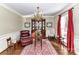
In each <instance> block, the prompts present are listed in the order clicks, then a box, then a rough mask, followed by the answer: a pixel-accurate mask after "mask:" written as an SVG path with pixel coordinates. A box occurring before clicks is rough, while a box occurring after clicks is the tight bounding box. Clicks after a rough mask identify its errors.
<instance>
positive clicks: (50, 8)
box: [5, 3, 70, 16]
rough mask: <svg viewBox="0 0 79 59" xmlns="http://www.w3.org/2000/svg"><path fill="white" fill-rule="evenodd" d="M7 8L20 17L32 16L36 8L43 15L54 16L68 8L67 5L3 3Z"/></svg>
mask: <svg viewBox="0 0 79 59" xmlns="http://www.w3.org/2000/svg"><path fill="white" fill-rule="evenodd" d="M5 5H6V6H8V7H9V8H11V9H13V10H15V11H17V12H18V13H20V14H21V15H23V16H25V15H31V14H34V12H35V10H36V7H37V6H39V7H40V9H41V10H42V11H43V13H44V15H55V14H57V13H58V12H59V11H61V10H62V9H64V8H66V7H68V5H70V4H69V3H5Z"/></svg>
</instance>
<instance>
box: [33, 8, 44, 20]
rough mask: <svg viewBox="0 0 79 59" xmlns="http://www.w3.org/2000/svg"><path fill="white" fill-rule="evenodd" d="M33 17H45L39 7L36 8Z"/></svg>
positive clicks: (36, 18)
mask: <svg viewBox="0 0 79 59" xmlns="http://www.w3.org/2000/svg"><path fill="white" fill-rule="evenodd" d="M33 19H35V20H42V19H43V14H42V11H41V10H40V9H39V7H37V9H36V12H35V14H34V16H33Z"/></svg>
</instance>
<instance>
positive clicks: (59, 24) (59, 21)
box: [57, 15, 61, 44]
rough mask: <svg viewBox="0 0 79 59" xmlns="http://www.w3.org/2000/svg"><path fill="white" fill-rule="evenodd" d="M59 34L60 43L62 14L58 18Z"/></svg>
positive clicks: (59, 41) (59, 40)
mask: <svg viewBox="0 0 79 59" xmlns="http://www.w3.org/2000/svg"><path fill="white" fill-rule="evenodd" d="M57 36H58V43H59V44H61V39H60V37H61V15H59V18H58V25H57Z"/></svg>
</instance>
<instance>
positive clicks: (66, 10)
mask: <svg viewBox="0 0 79 59" xmlns="http://www.w3.org/2000/svg"><path fill="white" fill-rule="evenodd" d="M71 9H72V10H73V9H74V7H72V8H71ZM66 12H68V10H66V11H64V12H63V13H61V14H60V15H62V14H64V13H66Z"/></svg>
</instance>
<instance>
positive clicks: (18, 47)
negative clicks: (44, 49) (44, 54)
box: [0, 41, 75, 55]
mask: <svg viewBox="0 0 79 59" xmlns="http://www.w3.org/2000/svg"><path fill="white" fill-rule="evenodd" d="M50 42H51V44H52V46H53V47H54V48H55V50H56V51H57V53H58V54H59V55H75V53H69V52H68V51H67V50H66V47H65V46H63V45H62V46H61V47H62V48H61V47H60V46H59V44H57V42H54V41H50ZM23 48H24V47H22V46H21V44H20V43H18V44H16V45H15V48H13V47H10V48H8V49H6V50H5V51H3V52H2V53H0V55H20V53H21V51H22V50H23Z"/></svg>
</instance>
